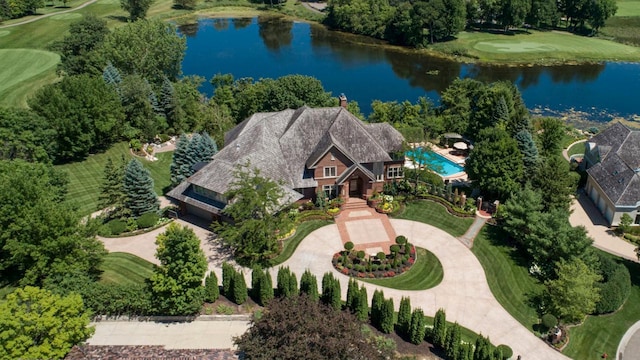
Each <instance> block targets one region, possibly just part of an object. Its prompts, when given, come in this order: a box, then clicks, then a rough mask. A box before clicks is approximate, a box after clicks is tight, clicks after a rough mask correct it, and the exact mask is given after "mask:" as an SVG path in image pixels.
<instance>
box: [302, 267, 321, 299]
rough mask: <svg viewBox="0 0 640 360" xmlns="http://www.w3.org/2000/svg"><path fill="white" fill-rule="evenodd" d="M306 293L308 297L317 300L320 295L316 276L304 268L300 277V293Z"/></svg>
mask: <svg viewBox="0 0 640 360" xmlns="http://www.w3.org/2000/svg"><path fill="white" fill-rule="evenodd" d="M303 293H304V294H307V296H309V299H311V300H313V301H318V299H319V298H320V296H319V295H318V280H317V279H316V276H315V275H313V274H312V273H311V271H309V269H307V270H305V272H304V273H303V274H302V277H301V278H300V294H303Z"/></svg>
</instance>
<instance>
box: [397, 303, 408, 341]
mask: <svg viewBox="0 0 640 360" xmlns="http://www.w3.org/2000/svg"><path fill="white" fill-rule="evenodd" d="M410 325H411V298H409V297H404V296H403V297H402V299H400V309H398V332H399V333H400V335H401V336H407V335H408V334H409V326H410Z"/></svg>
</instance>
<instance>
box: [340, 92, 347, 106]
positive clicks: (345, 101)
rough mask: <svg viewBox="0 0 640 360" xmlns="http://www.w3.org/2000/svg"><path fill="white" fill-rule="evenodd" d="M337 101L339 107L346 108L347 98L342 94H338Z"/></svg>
mask: <svg viewBox="0 0 640 360" xmlns="http://www.w3.org/2000/svg"><path fill="white" fill-rule="evenodd" d="M338 100H340V106H342V107H343V108H345V109H346V108H347V96H346V95H345V94H344V93H342V94H340V96H338Z"/></svg>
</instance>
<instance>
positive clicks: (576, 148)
mask: <svg viewBox="0 0 640 360" xmlns="http://www.w3.org/2000/svg"><path fill="white" fill-rule="evenodd" d="M585 144H586V143H584V142H581V143H577V144H574V145H573V146H571V147H570V148H568V149H567V154H568V155H569V156H571V155H576V154H584V146H585Z"/></svg>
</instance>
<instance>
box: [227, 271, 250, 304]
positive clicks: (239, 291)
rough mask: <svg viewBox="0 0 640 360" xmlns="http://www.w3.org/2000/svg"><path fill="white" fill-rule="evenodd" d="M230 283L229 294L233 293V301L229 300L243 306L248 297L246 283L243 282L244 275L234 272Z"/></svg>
mask: <svg viewBox="0 0 640 360" xmlns="http://www.w3.org/2000/svg"><path fill="white" fill-rule="evenodd" d="M231 283H232V286H231V289H232V290H231V292H232V293H233V296H232V297H233V299H231V300H232V301H233V302H234V303H236V304H238V305H242V304H244V303H245V301H247V298H248V297H249V293H248V291H247V283H246V282H245V281H244V274H243V273H242V272H238V271H236V272H235V273H234V276H233V278H232V279H231Z"/></svg>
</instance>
